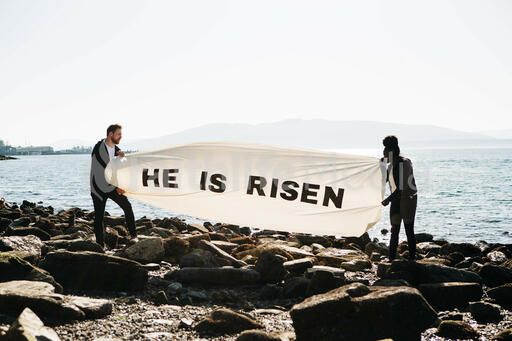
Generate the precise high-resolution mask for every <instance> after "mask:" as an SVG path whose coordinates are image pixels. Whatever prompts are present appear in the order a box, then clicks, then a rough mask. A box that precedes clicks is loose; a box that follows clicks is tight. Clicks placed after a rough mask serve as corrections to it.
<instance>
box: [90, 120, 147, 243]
mask: <svg viewBox="0 0 512 341" xmlns="http://www.w3.org/2000/svg"><path fill="white" fill-rule="evenodd" d="M121 129H122V127H121V126H120V125H119V124H112V125H110V126H109V127H108V128H107V137H106V138H104V139H101V140H100V141H98V142H97V143H96V145H95V146H94V148H93V150H92V153H91V174H90V179H91V197H92V201H93V204H94V234H95V235H96V242H97V243H98V244H100V245H101V246H102V247H104V234H105V228H104V226H103V216H104V215H105V204H106V202H107V199H108V198H110V199H112V200H113V201H115V202H116V203H117V204H118V205H119V206H120V207H121V208H122V209H123V211H124V217H125V220H126V226H127V227H128V231H129V232H130V236H131V237H132V238H136V237H137V232H136V230H135V217H134V215H133V210H132V205H131V204H130V202H129V201H128V198H126V196H124V195H123V194H124V193H125V191H124V190H123V189H121V188H119V187H116V186H113V185H111V184H109V183H107V181H106V180H105V167H106V166H107V164H108V163H109V162H110V160H111V159H112V158H113V157H114V156H121V157H124V153H123V152H122V151H121V150H120V149H119V147H118V146H117V144H119V141H120V140H121V137H122V132H121Z"/></svg>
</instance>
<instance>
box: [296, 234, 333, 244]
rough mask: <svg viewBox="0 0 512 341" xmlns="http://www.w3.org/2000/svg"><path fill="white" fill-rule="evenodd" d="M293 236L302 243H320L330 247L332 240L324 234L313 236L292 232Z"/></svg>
mask: <svg viewBox="0 0 512 341" xmlns="http://www.w3.org/2000/svg"><path fill="white" fill-rule="evenodd" d="M294 237H295V238H297V239H298V240H299V241H300V243H301V244H302V245H311V244H320V245H322V246H323V247H331V246H332V242H331V241H330V240H329V238H327V237H325V236H315V235H310V234H304V233H297V234H294Z"/></svg>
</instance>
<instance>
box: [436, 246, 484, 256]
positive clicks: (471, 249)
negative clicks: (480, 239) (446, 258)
mask: <svg viewBox="0 0 512 341" xmlns="http://www.w3.org/2000/svg"><path fill="white" fill-rule="evenodd" d="M452 252H461V253H462V254H463V255H464V257H476V256H480V254H481V251H480V248H479V247H478V246H476V245H473V244H470V243H446V244H444V245H443V246H442V247H441V250H440V253H441V254H442V255H449V254H450V253H452Z"/></svg>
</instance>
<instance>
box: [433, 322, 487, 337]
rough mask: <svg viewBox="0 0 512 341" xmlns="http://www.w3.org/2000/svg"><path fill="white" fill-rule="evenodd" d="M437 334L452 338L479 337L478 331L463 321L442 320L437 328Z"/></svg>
mask: <svg viewBox="0 0 512 341" xmlns="http://www.w3.org/2000/svg"><path fill="white" fill-rule="evenodd" d="M437 335H439V336H441V337H446V338H450V339H477V338H478V333H477V332H476V331H475V330H474V329H473V327H471V326H470V325H469V324H468V323H466V322H463V321H452V320H447V321H442V322H441V323H440V324H439V327H438V328H437Z"/></svg>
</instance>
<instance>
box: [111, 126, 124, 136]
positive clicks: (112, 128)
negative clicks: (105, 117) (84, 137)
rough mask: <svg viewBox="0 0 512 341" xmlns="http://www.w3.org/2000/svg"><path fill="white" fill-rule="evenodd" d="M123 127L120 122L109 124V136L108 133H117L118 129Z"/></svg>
mask: <svg viewBox="0 0 512 341" xmlns="http://www.w3.org/2000/svg"><path fill="white" fill-rule="evenodd" d="M121 128H123V127H121V125H120V124H111V125H109V126H108V128H107V136H108V133H110V132H112V133H115V132H116V130H117V129H121Z"/></svg>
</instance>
